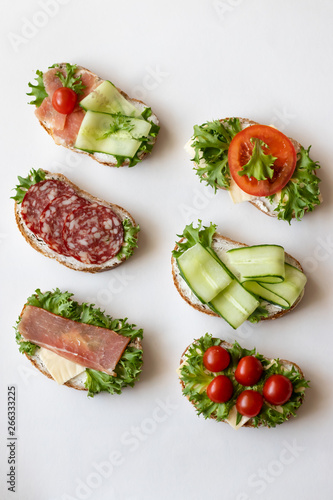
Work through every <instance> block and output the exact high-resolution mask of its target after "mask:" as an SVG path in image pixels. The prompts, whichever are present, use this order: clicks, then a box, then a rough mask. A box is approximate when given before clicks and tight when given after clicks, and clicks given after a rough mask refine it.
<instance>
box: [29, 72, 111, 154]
mask: <svg viewBox="0 0 333 500" xmlns="http://www.w3.org/2000/svg"><path fill="white" fill-rule="evenodd" d="M58 71H60V72H61V73H62V74H63V75H64V76H65V75H66V70H65V69H64V68H63V67H60V68H51V69H49V70H48V71H47V72H46V73H44V75H43V82H44V87H45V90H46V92H47V94H48V97H46V98H45V99H44V101H43V102H42V104H41V105H40V106H39V108H36V110H35V115H36V116H37V118H38V120H40V121H41V122H43V123H44V124H45V125H46V127H47V128H49V129H51V130H52V134H53V138H54V140H55V142H56V144H61V145H63V146H73V144H74V143H75V140H76V137H77V134H78V132H79V129H80V126H81V123H82V120H83V118H84V114H85V112H84V111H83V109H82V108H80V106H79V104H78V103H79V102H80V101H81V100H82V99H83V98H84V97H86V96H87V95H88V94H90V92H92V91H93V90H95V88H96V87H98V85H100V84H101V83H102V81H103V80H100V79H99V78H98V77H97V76H96V75H94V74H93V73H91V72H90V71H86V70H84V69H81V70H79V71H77V73H76V75H78V76H79V75H82V83H83V85H85V89H84V90H83V93H82V94H81V95H79V96H78V103H77V105H76V106H75V108H74V111H73V112H72V113H70V114H69V115H64V114H62V113H58V111H56V110H55V109H54V107H53V106H52V97H53V94H54V92H55V91H56V90H57V89H59V88H60V87H62V83H61V81H60V79H59V78H58V77H57V76H56V73H57V72H58Z"/></svg>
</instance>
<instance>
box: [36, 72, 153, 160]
mask: <svg viewBox="0 0 333 500" xmlns="http://www.w3.org/2000/svg"><path fill="white" fill-rule="evenodd" d="M59 69H60V70H61V69H62V70H64V71H66V63H61V64H59ZM85 72H86V73H89V74H90V75H92V76H94V77H96V78H97V82H100V83H102V82H103V81H104V80H103V79H102V78H100V77H98V76H96V75H95V73H92V72H91V71H90V70H88V69H86V68H83V67H82V66H77V73H76V74H77V75H80V74H82V73H85ZM116 88H117V90H118V92H120V94H121V95H122V96H123V97H125V99H126V100H127V101H129V102H130V103H131V104H132V105H133V106H135V107H136V108H137V109H138V110H139V111H140V112H141V113H142V112H143V111H144V110H145V108H147V107H148V106H147V105H146V104H145V103H144V102H142V101H140V100H138V99H133V98H131V97H129V96H128V95H127V94H126V93H125V92H123V91H122V90H121V89H119V88H118V87H116ZM149 120H150V121H152V122H153V123H154V124H155V125H159V121H158V118H157V116H156V115H155V114H154V113H152V115H151V116H150V117H149ZM39 123H40V124H41V125H42V127H43V128H44V129H45V130H46V132H47V133H48V134H50V136H51V137H52V138H53V140H54V142H55V143H56V144H58V145H61V146H64V147H66V148H67V149H70V150H71V151H75V152H76V153H82V154H85V155H88V156H90V158H92V159H93V160H96V161H98V162H99V163H101V164H103V165H107V166H108V167H117V159H116V158H115V157H114V156H112V155H109V154H105V153H88V152H87V151H82V150H81V149H77V148H75V147H73V146H67V145H66V144H65V143H64V142H59V140H56V139H55V137H54V134H53V130H52V128H50V127H49V125H48V123H47V122H46V121H41V120H39ZM155 141H156V137H154V138H152V141H151V143H152V144H155ZM147 154H148V153H147V152H142V153H141V155H139V158H140V160H143V159H144V157H145V156H147ZM128 164H129V159H126V160H124V162H123V163H122V164H121V165H118V167H119V166H121V167H124V166H127V165H128Z"/></svg>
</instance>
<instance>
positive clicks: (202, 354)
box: [177, 333, 309, 430]
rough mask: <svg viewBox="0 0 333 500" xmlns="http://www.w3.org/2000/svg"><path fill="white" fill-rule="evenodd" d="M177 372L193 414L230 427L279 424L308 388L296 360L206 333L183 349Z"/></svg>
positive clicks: (291, 412) (299, 403)
mask: <svg viewBox="0 0 333 500" xmlns="http://www.w3.org/2000/svg"><path fill="white" fill-rule="evenodd" d="M177 372H178V375H179V379H180V384H181V386H182V392H183V395H184V396H186V397H187V399H188V400H189V401H190V402H191V403H192V404H193V406H194V407H195V409H196V412H197V414H198V415H203V416H204V417H205V418H206V419H207V418H212V419H214V420H216V421H218V422H226V423H228V424H229V425H231V427H232V428H233V429H235V430H238V429H239V428H240V427H243V426H244V427H262V426H263V427H276V425H280V424H283V423H284V422H286V421H287V420H289V419H290V418H291V417H295V416H296V412H297V411H298V409H299V407H300V406H301V404H302V403H303V400H304V394H305V389H306V388H307V387H309V381H308V380H305V378H304V375H303V372H302V370H301V369H300V367H299V366H298V365H297V364H296V363H293V362H291V361H286V360H284V359H278V358H268V357H266V356H263V355H262V354H259V353H258V352H256V350H255V349H252V350H248V349H244V348H242V347H241V346H240V345H239V344H238V343H237V342H235V343H234V344H230V343H228V342H225V341H224V340H221V339H219V338H214V337H212V335H209V334H208V333H206V334H205V335H204V336H203V337H201V338H199V339H197V340H195V341H194V342H193V343H192V344H191V345H189V346H188V347H187V348H186V350H185V351H184V353H183V355H182V357H181V359H180V366H179V367H178V369H177Z"/></svg>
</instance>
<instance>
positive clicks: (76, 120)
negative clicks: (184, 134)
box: [28, 63, 159, 167]
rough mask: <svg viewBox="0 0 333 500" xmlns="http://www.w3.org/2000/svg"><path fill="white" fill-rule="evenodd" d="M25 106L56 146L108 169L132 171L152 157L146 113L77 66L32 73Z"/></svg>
mask: <svg viewBox="0 0 333 500" xmlns="http://www.w3.org/2000/svg"><path fill="white" fill-rule="evenodd" d="M29 87H30V92H29V94H28V95H29V96H32V97H33V100H32V101H31V102H30V103H29V104H33V105H34V106H35V108H36V109H35V115H36V117H37V118H38V120H39V122H40V124H41V125H42V126H43V127H44V129H45V130H46V131H47V132H48V133H49V134H50V135H51V136H52V137H53V140H54V142H55V143H56V144H59V145H61V146H65V147H66V148H69V149H71V150H73V151H75V152H81V153H85V154H88V155H89V156H90V157H91V158H93V159H94V160H97V161H98V162H100V163H103V164H104V165H108V166H116V167H121V166H124V165H128V166H129V167H133V166H134V165H136V164H137V163H139V162H140V161H141V160H143V158H144V157H145V156H146V155H147V154H148V153H150V152H151V150H152V148H153V146H154V143H155V141H156V137H157V134H158V131H159V126H158V119H157V117H156V115H154V114H153V112H152V110H151V108H149V107H148V106H146V105H145V104H144V103H143V102H141V101H138V100H137V99H131V98H130V97H129V96H128V95H127V94H125V92H123V91H122V90H120V89H118V88H117V87H116V86H115V85H114V84H113V83H112V82H110V81H109V80H103V79H102V78H100V77H99V76H97V75H96V74H95V73H93V72H91V71H89V70H88V69H85V68H83V67H81V66H77V65H76V64H69V63H62V64H53V66H50V67H49V68H48V70H47V71H45V72H42V71H39V70H37V72H36V83H35V84H32V83H29Z"/></svg>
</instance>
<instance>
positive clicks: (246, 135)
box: [228, 125, 297, 196]
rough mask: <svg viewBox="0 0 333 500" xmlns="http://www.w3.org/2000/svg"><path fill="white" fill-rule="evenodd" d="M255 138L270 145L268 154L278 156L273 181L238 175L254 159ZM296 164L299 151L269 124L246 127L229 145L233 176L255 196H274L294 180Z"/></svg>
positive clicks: (244, 188) (240, 185) (229, 159)
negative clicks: (292, 177)
mask: <svg viewBox="0 0 333 500" xmlns="http://www.w3.org/2000/svg"><path fill="white" fill-rule="evenodd" d="M254 138H258V139H260V140H261V141H263V142H264V143H265V144H266V145H267V148H266V147H265V148H264V153H265V154H269V155H272V156H274V157H276V160H275V161H274V164H273V166H272V168H274V173H273V177H272V179H269V178H268V179H265V180H261V181H258V180H257V179H256V178H254V177H251V178H249V177H248V176H247V175H239V174H238V172H240V171H242V169H243V166H244V165H246V164H247V163H248V162H249V160H250V158H251V156H252V151H253V148H254V141H253V139H254ZM251 139H252V141H251ZM296 161H297V157H296V151H295V148H294V146H293V143H292V142H291V140H290V139H289V138H288V137H287V136H285V135H284V134H282V132H280V131H279V130H276V129H275V128H273V127H269V126H267V125H251V126H250V127H247V128H245V129H244V130H242V131H241V132H238V134H236V135H235V137H234V138H233V139H232V141H231V143H230V146H229V152H228V163H229V168H230V174H231V176H232V178H233V180H234V181H235V182H236V184H237V185H238V187H240V188H241V189H242V190H243V191H245V193H248V194H251V195H253V196H270V195H272V194H275V193H277V192H278V191H280V190H281V189H282V188H283V187H284V186H285V185H286V184H287V182H288V181H289V180H290V179H291V176H292V175H293V173H294V170H295V167H296Z"/></svg>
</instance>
